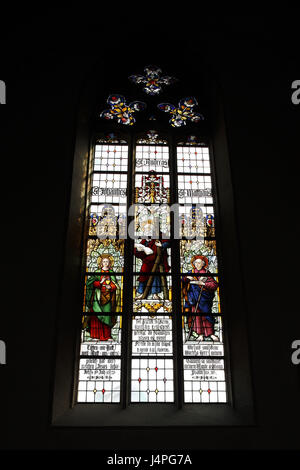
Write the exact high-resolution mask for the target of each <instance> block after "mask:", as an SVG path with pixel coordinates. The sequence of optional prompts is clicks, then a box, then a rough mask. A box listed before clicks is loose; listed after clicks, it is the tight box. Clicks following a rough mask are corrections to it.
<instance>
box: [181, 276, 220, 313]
mask: <svg viewBox="0 0 300 470" xmlns="http://www.w3.org/2000/svg"><path fill="white" fill-rule="evenodd" d="M181 299H182V310H183V312H184V313H185V314H186V315H192V314H193V313H198V314H201V313H202V314H206V315H210V314H211V313H212V314H214V315H217V314H219V313H221V306H220V296H219V282H218V277H216V276H212V275H211V273H210V272H208V271H206V274H205V275H203V274H197V273H194V272H193V271H192V270H191V271H190V272H188V273H187V274H186V275H185V276H182V279H181Z"/></svg>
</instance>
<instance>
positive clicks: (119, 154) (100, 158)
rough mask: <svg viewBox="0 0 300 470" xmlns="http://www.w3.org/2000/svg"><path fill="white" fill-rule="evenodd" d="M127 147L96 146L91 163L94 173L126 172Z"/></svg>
mask: <svg viewBox="0 0 300 470" xmlns="http://www.w3.org/2000/svg"><path fill="white" fill-rule="evenodd" d="M127 167H128V146H127V145H96V146H95V156H94V162H93V170H94V171H105V172H107V173H110V172H112V171H127Z"/></svg>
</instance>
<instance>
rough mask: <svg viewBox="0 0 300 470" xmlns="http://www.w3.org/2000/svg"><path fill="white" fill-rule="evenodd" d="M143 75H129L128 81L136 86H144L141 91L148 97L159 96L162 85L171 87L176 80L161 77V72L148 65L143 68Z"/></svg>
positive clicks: (155, 67)
mask: <svg viewBox="0 0 300 470" xmlns="http://www.w3.org/2000/svg"><path fill="white" fill-rule="evenodd" d="M144 73H145V75H130V77H128V78H129V80H131V81H132V82H133V83H136V84H137V85H138V84H140V83H142V84H143V85H144V87H143V91H144V92H145V93H147V94H148V95H150V96H156V95H159V93H160V92H161V91H162V85H171V84H172V83H175V82H176V81H177V78H175V77H170V76H167V75H166V76H162V77H161V73H162V70H161V69H160V68H159V67H157V66H156V65H148V66H147V67H145V68H144Z"/></svg>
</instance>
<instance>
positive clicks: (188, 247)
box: [180, 240, 218, 273]
mask: <svg viewBox="0 0 300 470" xmlns="http://www.w3.org/2000/svg"><path fill="white" fill-rule="evenodd" d="M199 253H201V256H202V257H203V258H204V259H205V262H206V260H207V272H210V273H217V272H218V260H217V252H216V241H215V240H204V241H202V240H180V267H181V272H185V273H191V272H192V271H193V270H194V271H195V266H196V263H197V256H198V254H199ZM195 261H196V263H195Z"/></svg>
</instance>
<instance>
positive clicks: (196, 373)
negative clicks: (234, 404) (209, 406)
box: [183, 358, 227, 403]
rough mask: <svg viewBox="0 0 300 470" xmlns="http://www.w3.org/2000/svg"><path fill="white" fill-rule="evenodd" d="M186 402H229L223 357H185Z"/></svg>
mask: <svg viewBox="0 0 300 470" xmlns="http://www.w3.org/2000/svg"><path fill="white" fill-rule="evenodd" d="M183 367H184V401H185V403H225V402H227V394H226V382H225V370H224V360H223V359H210V358H206V359H197V358H196V359H195V358H193V359H184V361H183Z"/></svg>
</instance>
